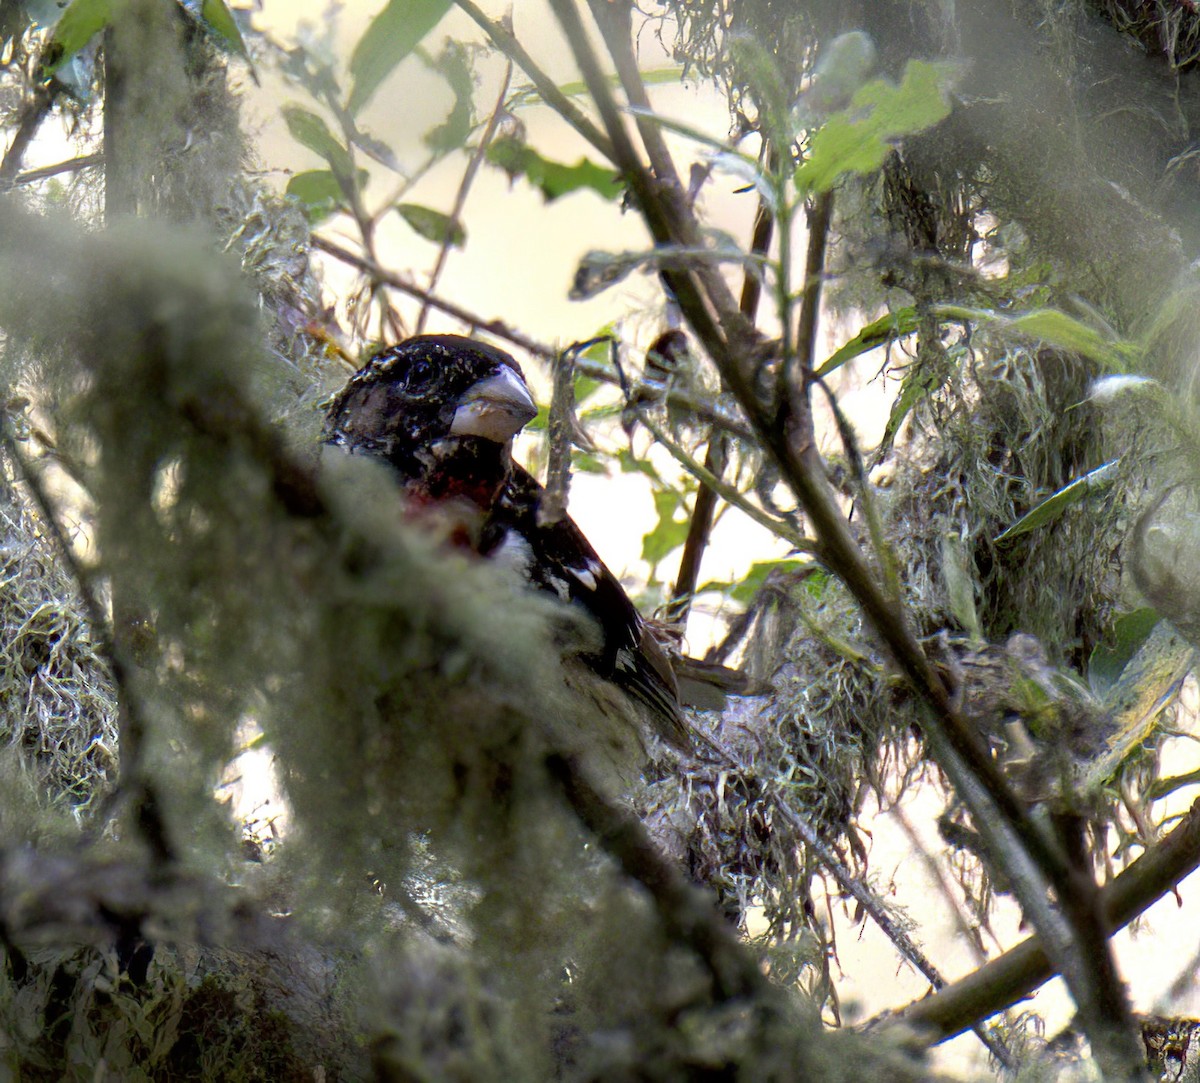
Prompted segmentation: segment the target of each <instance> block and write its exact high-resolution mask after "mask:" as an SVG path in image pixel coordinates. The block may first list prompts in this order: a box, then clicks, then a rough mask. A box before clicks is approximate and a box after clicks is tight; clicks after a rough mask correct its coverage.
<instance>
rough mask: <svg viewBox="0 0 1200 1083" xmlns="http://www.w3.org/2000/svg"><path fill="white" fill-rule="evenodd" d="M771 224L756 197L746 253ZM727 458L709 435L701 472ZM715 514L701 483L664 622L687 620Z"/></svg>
mask: <svg viewBox="0 0 1200 1083" xmlns="http://www.w3.org/2000/svg"><path fill="white" fill-rule="evenodd" d="M763 157H764V158H765V159H766V160H767V161H768V162H770V161H772V160H773V159H774V158H777V157H778V155H777V154H776V153H775V152H774V150H772V149H770V148H767V149H766V150H765V153H764V155H763ZM774 224H775V217H774V215H772V213H771V207H770V204H769V203H768V202H767V200H766V199H765V198H764V197H763V196H761V195H760V196H759V200H758V210H757V211H756V212H755V215H754V228H753V230H752V232H751V235H750V252H751V253H752V254H753V255H757V256H760V257H763V258H765V257H766V255H767V251H768V249H769V248H770V247H771V233H772V231H773V227H774ZM757 271H758V269H757V268H756V267H753V266H747V267H746V269H745V272H744V275H743V278H742V295H741V299H740V301H739V302H738V308H739V309H741V312H742V315H743V316H745V317H746V319H747V320H749V321H750V322H751V323H753V322H754V320H755V318H756V316H757V314H758V302H759V299H760V297H761V296H762V278H761V276H760V275H759V274H758V273H757ZM728 457H729V440H728V439H727V438H726V437H725V435H724V434H723V433H718V432H713V433H710V434H709V440H708V447H707V448H706V449H705V452H704V469H705V470H707V471H708V472H709V473H710V474H712V475H713V477H716V478H723V476H724V473H725V466H726V460H727V459H728ZM716 513H717V493H716V490H715V489H713V488H711V487H710V486H708V485H704V484H702V485H701V486H700V489H699V490H698V491H697V493H696V503H695V505H694V506H693V507H692V518H691V522H689V523H688V532H687V537H686V538H685V539H684V542H683V553H682V555H681V556H680V558H679V574H678V575H677V576H676V577H675V586H674V588H673V589H672V592H671V593H672V597H671V601H670V602H669V603H668V606H667V615H668V619H669V620H671V621H686V620H687V615H688V611H689V610H690V609H691V605H692V598H693V597H694V595H695V593H696V587H697V585H698V584H699V582H700V562H701V560H702V559H703V557H704V550H705V549H706V548H707V547H708V539H709V537H710V536H711V534H712V528H713V521H714V519H715V517H716Z"/></svg>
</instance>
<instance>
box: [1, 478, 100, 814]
mask: <svg viewBox="0 0 1200 1083" xmlns="http://www.w3.org/2000/svg"><path fill="white" fill-rule="evenodd" d="M116 714H117V712H116V701H115V695H114V689H113V684H112V677H111V674H110V673H109V668H108V662H107V660H106V659H105V658H104V657H103V656H102V655H101V653H100V651H99V649H98V647H97V643H96V640H95V637H94V635H93V633H92V630H91V627H90V624H89V620H88V617H87V615H86V612H85V608H84V606H83V604H82V602H81V600H80V597H79V592H78V586H77V585H76V584H75V582H74V581H73V580H72V578H71V576H70V575H69V573H68V572H67V571H66V570H65V568H64V565H63V560H62V555H61V553H60V552H59V551H58V548H57V543H56V541H55V540H54V539H53V538H52V536H51V535H50V533H49V531H48V529H47V526H46V524H45V523H43V522H41V521H40V520H39V519H38V518H37V516H36V515H35V514H34V513H33V511H32V509H31V508H30V506H29V504H28V501H27V500H26V498H25V497H24V496H23V495H22V494H21V493H20V491H19V489H18V487H17V486H16V484H15V483H14V481H13V480H12V478H11V477H7V476H5V475H4V474H3V473H2V472H0V740H2V741H3V742H4V743H5V744H7V745H8V746H9V747H10V748H12V749H14V750H15V751H17V752H18V753H19V755H20V758H21V761H22V762H23V763H24V764H26V765H27V767H28V769H29V770H30V771H31V773H32V774H33V777H34V779H35V780H36V782H37V783H38V785H39V787H41V788H43V792H45V793H46V794H48V795H49V796H51V797H52V798H53V799H54V800H55V801H59V802H62V803H64V804H65V805H66V806H68V807H70V808H73V809H77V810H80V811H83V810H86V809H88V808H90V807H91V805H92V803H93V801H94V800H95V799H96V798H97V797H98V796H100V795H101V794H103V793H104V792H105V791H106V790H107V789H108V787H109V785H110V784H111V783H112V782H113V780H114V777H115V770H116V761H117V717H116Z"/></svg>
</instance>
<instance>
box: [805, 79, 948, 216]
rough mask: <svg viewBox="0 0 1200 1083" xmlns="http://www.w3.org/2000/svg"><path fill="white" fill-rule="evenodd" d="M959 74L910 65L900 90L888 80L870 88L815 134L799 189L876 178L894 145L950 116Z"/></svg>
mask: <svg viewBox="0 0 1200 1083" xmlns="http://www.w3.org/2000/svg"><path fill="white" fill-rule="evenodd" d="M957 72H958V68H957V67H956V66H955V65H953V64H948V63H941V62H938V63H930V62H928V61H924V60H910V61H909V62H908V63H907V64H906V65H905V66H904V75H903V77H902V78H901V80H900V83H899V85H896V84H894V83H892V82H890V81H889V80H886V79H875V80H873V81H872V82H870V83H867V85H866V86H864V87H862V88H860V89H859V91H858V92H857V93H856V94H855V95H854V97H853V98H852V99H851V101H850V105H849V106H848V107H847V108H846V109H843V110H841V111H840V112H837V113H834V114H833V115H832V116H831V117H830V118H829V119H828V120H827V121H826V122H825V123H824V124H823V125H822V126H821V127H820V128H819V129H818V130H817V131H816V132H815V133H814V134H813V137H812V140H811V141H810V144H809V154H808V158H807V159H806V160H805V162H804V164H803V165H801V166H800V168H799V169H797V170H796V173H795V183H796V187H797V188H798V189H799V190H800V191H801V192H825V191H828V190H829V189H830V188H832V187H833V185H834V184H835V183H837V181H838V179H839V178H841V177H843V176H845V175H846V174H847V173H858V174H869V173H874V172H875V171H876V170H877V169H878V168H879V167H880V166H882V165H883V163H884V161H885V160H886V158H887V156H888V154H889V153H891V149H892V143H893V142H894V141H895V140H897V139H899V138H901V137H902V136H906V135H912V134H914V133H916V132H920V131H924V130H925V129H926V128H931V127H932V126H933V125H935V124H937V123H938V122H939V121H941V120H943V119H944V118H945V117H947V116H949V114H950V101H949V93H948V92H949V88H950V86H951V84H952V83H953V81H954V78H955V76H956V75H957Z"/></svg>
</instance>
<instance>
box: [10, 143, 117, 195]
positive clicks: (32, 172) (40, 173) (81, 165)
mask: <svg viewBox="0 0 1200 1083" xmlns="http://www.w3.org/2000/svg"><path fill="white" fill-rule="evenodd" d="M103 164H104V155H103V153H101V152H99V151H97V152H96V153H95V154H84V155H81V156H80V157H78V158H70V159H68V160H67V161H65V162H56V163H55V164H54V165H42V166H38V167H37V168H36V169H27V170H25V172H24V173H18V174H17V175H16V177H15V178H14V179H13V186H14V187H18V186H20V185H22V184H36V183H37V182H38V181H41V180H46V178H47V177H57V176H58V175H59V174H60V173H77V172H79V171H80V170H82V169H91V168H92V167H93V166H97V165H103Z"/></svg>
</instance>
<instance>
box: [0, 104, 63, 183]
mask: <svg viewBox="0 0 1200 1083" xmlns="http://www.w3.org/2000/svg"><path fill="white" fill-rule="evenodd" d="M58 86H59V84H58V83H57V82H54V83H51V84H50V85H49V86H39V87H37V88H35V89H34V91H33V93H32V94H31V95H30V97H29V98H28V99H27V100H26V102H25V104H24V105H23V106H22V107H21V113H20V116H19V118H18V120H17V130H16V132H15V133H14V134H13V141H12V142H11V143H10V144H9V147H8V150H7V151H5V152H4V158H3V159H2V160H0V191H3V190H4V189H5V188H11V187H12V186H13V184H15V183H16V178H17V174H18V173H19V172H20V170H21V162H22V161H24V159H25V152H26V151H27V150H28V149H29V144H30V143H32V142H33V137H34V136H35V135H37V130H38V128H40V127H41V126H42V121H43V120H45V119H46V117H47V116H48V115H49V114H50V108H51V106H53V105H54V98H55V96H56V94H57V89H52V88H57V87H58Z"/></svg>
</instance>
